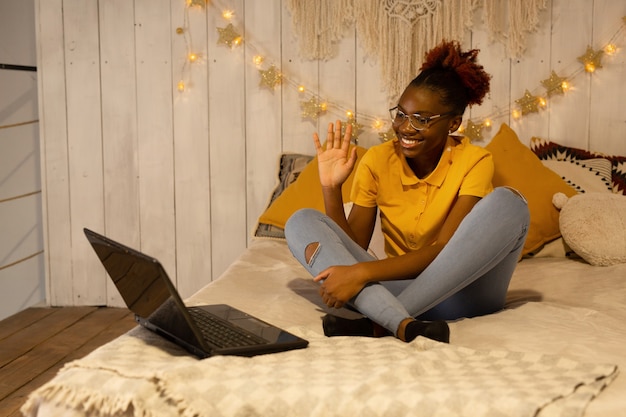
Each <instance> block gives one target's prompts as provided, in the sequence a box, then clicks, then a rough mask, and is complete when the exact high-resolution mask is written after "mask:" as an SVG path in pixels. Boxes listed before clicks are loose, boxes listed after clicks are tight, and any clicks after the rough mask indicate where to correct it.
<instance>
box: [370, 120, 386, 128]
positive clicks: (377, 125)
mask: <svg viewBox="0 0 626 417" xmlns="http://www.w3.org/2000/svg"><path fill="white" fill-rule="evenodd" d="M383 125H384V123H383V122H382V120H379V119H376V120H375V121H374V123H373V124H372V128H373V129H375V130H381V129H382V128H383Z"/></svg>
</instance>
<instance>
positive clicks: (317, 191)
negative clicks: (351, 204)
mask: <svg viewBox="0 0 626 417" xmlns="http://www.w3.org/2000/svg"><path fill="white" fill-rule="evenodd" d="M365 151H366V149H365V148H362V147H360V146H357V162H356V165H355V170H356V166H358V164H359V161H360V160H361V157H362V156H363V154H364V153H365ZM355 170H353V171H352V174H350V176H349V177H348V179H347V180H346V182H345V183H344V184H343V187H342V189H341V193H342V195H343V201H344V202H348V201H350V189H351V188H352V180H353V178H354V171H355ZM305 207H306V208H314V209H317V210H320V211H324V199H323V197H322V186H321V185H320V179H319V172H318V170H317V157H315V158H313V159H312V160H311V162H309V163H308V164H307V166H306V167H305V168H304V169H303V170H302V172H301V173H300V175H299V176H298V179H297V180H295V181H294V182H293V183H292V184H291V185H289V186H288V187H287V188H286V189H285V190H284V191H283V192H282V193H281V194H280V195H279V196H278V197H277V198H276V199H275V200H274V201H273V202H272V203H271V204H270V205H269V207H268V208H267V209H266V210H265V212H264V213H263V214H261V216H260V217H259V223H260V224H269V225H272V226H276V227H279V228H282V229H284V228H285V223H287V219H289V217H291V215H292V214H293V213H294V212H295V211H296V210H298V209H301V208H305Z"/></svg>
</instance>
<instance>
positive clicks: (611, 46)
mask: <svg viewBox="0 0 626 417" xmlns="http://www.w3.org/2000/svg"><path fill="white" fill-rule="evenodd" d="M604 52H606V54H607V55H613V54H614V53H615V52H617V46H615V44H613V43H610V44H608V45H607V46H605V47H604Z"/></svg>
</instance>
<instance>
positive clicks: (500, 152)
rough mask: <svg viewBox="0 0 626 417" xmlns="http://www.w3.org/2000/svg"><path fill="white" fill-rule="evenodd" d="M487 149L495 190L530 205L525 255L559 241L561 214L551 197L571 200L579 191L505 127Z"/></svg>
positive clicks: (502, 127) (504, 125)
mask: <svg viewBox="0 0 626 417" xmlns="http://www.w3.org/2000/svg"><path fill="white" fill-rule="evenodd" d="M485 148H486V149H487V150H489V151H490V152H491V154H492V155H493V162H494V166H495V172H494V175H493V186H494V187H500V186H509V187H513V188H515V189H516V190H518V191H520V192H521V193H522V194H523V195H524V196H525V197H526V200H527V201H528V209H529V211H530V229H529V230H528V237H527V238H526V243H525V244H524V249H523V250H522V255H526V254H528V253H530V252H533V251H536V250H538V249H540V248H541V247H542V246H543V245H544V244H546V243H548V242H550V241H552V240H554V239H557V238H559V237H560V236H561V232H560V230H559V211H558V210H557V209H556V208H555V207H554V205H553V204H552V196H553V195H554V194H555V193H559V192H561V193H563V194H565V195H567V196H568V197H571V196H573V195H575V194H576V190H575V189H574V188H572V187H570V186H569V185H568V184H567V183H566V182H565V181H564V180H563V179H562V178H561V177H560V176H559V175H558V174H557V173H555V172H554V171H552V170H550V169H549V168H546V167H545V166H544V165H543V164H542V163H541V160H540V159H539V158H538V157H537V155H535V154H534V153H533V152H532V151H531V150H530V148H528V147H527V146H524V144H522V143H521V142H520V141H519V139H518V137H517V135H516V134H515V132H514V131H513V130H512V129H511V128H510V127H509V126H507V125H506V124H504V123H503V124H502V126H501V127H500V130H499V131H498V133H497V134H496V136H494V138H493V139H492V141H491V142H490V143H489V144H488V145H487V146H486V147H485Z"/></svg>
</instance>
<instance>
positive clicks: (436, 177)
mask: <svg viewBox="0 0 626 417" xmlns="http://www.w3.org/2000/svg"><path fill="white" fill-rule="evenodd" d="M457 146H463V145H462V142H458V141H456V140H455V139H453V138H452V137H450V136H448V140H447V141H446V146H445V148H444V150H443V153H442V154H441V158H440V159H439V163H438V164H437V166H436V167H435V170H434V171H433V172H431V173H430V174H428V176H427V177H426V178H424V179H420V178H418V177H417V175H415V173H414V172H413V170H412V169H411V167H409V164H408V163H407V161H406V158H405V157H404V156H403V155H402V154H401V153H399V151H397V152H398V153H399V155H398V156H399V158H400V163H401V164H402V170H401V174H400V179H401V181H402V184H403V185H415V184H419V183H420V182H425V183H428V184H430V185H434V186H436V187H441V185H442V184H443V181H444V180H445V179H446V176H447V175H448V171H449V170H450V165H452V154H453V153H454V150H455V148H456V147H457Z"/></svg>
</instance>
